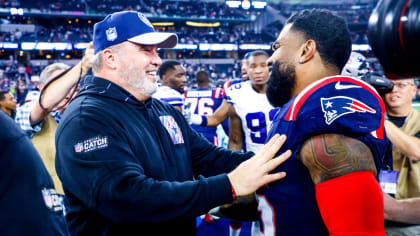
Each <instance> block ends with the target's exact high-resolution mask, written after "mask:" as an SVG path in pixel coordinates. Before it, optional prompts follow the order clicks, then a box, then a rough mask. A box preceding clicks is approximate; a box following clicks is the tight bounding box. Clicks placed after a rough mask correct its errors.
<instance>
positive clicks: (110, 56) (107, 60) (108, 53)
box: [102, 48, 117, 69]
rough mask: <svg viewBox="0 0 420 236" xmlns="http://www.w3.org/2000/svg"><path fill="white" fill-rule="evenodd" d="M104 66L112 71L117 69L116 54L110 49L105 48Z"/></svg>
mask: <svg viewBox="0 0 420 236" xmlns="http://www.w3.org/2000/svg"><path fill="white" fill-rule="evenodd" d="M102 61H103V64H104V65H106V66H107V67H109V68H111V69H116V68H117V62H116V61H117V58H116V57H115V52H112V50H111V49H110V48H105V49H104V50H103V54H102Z"/></svg>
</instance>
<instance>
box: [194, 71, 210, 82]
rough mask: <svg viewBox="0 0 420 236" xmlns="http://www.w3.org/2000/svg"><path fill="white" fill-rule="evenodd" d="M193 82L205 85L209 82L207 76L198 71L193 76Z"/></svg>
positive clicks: (203, 72) (205, 73)
mask: <svg viewBox="0 0 420 236" xmlns="http://www.w3.org/2000/svg"><path fill="white" fill-rule="evenodd" d="M195 82H196V83H197V84H206V83H209V82H210V79H209V74H208V73H207V72H205V71H203V70H200V71H199V72H197V73H196V74H195Z"/></svg>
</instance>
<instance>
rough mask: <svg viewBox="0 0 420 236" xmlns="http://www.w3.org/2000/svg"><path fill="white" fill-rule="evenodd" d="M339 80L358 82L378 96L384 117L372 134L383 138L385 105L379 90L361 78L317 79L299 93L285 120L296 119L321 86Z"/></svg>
mask: <svg viewBox="0 0 420 236" xmlns="http://www.w3.org/2000/svg"><path fill="white" fill-rule="evenodd" d="M338 81H343V82H350V83H353V84H356V85H358V86H360V87H362V88H364V89H366V90H368V91H369V92H371V93H372V94H373V95H374V96H375V97H376V99H377V100H378V103H379V105H380V107H381V113H382V114H381V115H382V118H381V126H380V127H379V129H378V130H376V131H375V132H372V135H373V136H374V137H377V138H380V139H383V137H384V127H383V123H384V120H385V105H384V103H383V101H382V99H381V96H379V94H378V92H377V91H376V90H375V88H373V87H372V86H371V85H370V84H368V83H366V82H364V81H362V80H360V79H355V78H351V77H346V76H340V75H339V76H332V77H327V78H324V79H321V80H318V81H315V82H313V83H312V84H310V85H308V86H307V87H306V88H305V89H304V90H302V91H301V92H300V93H299V94H298V95H297V97H296V99H295V100H294V101H293V103H292V104H291V105H290V107H289V110H288V111H287V113H286V117H285V120H287V121H295V120H296V117H297V115H298V113H299V110H300V108H301V107H302V105H303V104H304V103H305V101H306V100H307V99H308V97H309V96H311V95H312V94H313V93H314V92H315V91H316V90H318V89H319V88H321V87H323V86H325V85H327V84H330V83H334V82H338Z"/></svg>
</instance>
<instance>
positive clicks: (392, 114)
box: [380, 79, 420, 235]
mask: <svg viewBox="0 0 420 236" xmlns="http://www.w3.org/2000/svg"><path fill="white" fill-rule="evenodd" d="M393 83H394V89H393V90H392V92H391V93H388V94H386V95H385V107H386V112H387V115H388V119H389V121H385V129H386V133H387V136H388V138H389V140H390V141H391V142H392V151H391V153H388V154H387V158H386V159H385V166H386V167H387V168H388V170H383V171H381V174H380V176H381V177H380V181H381V185H382V186H383V188H384V191H385V192H386V193H389V194H392V195H395V198H396V199H406V198H413V197H420V162H419V160H420V122H419V121H420V111H418V110H415V109H413V108H412V100H413V98H414V97H415V96H416V92H417V86H416V85H415V83H414V79H402V80H397V81H394V82H393ZM397 177H398V178H397ZM395 185H396V188H395V187H392V186H395ZM412 230H415V231H416V232H418V233H419V232H420V226H406V225H402V226H401V225H395V226H394V225H393V224H390V227H386V232H387V235H388V234H390V235H393V234H396V235H397V234H398V235H405V234H407V233H408V232H412ZM407 235H410V234H407Z"/></svg>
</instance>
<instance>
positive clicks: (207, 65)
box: [0, 0, 382, 102]
mask: <svg viewBox="0 0 420 236" xmlns="http://www.w3.org/2000/svg"><path fill="white" fill-rule="evenodd" d="M228 2H229V1H226V2H225V1H223V0H222V1H220V0H219V1H218V0H210V1H208V0H207V1H196V0H194V1H189V0H188V1H159V0H158V1H155V0H143V1H130V0H129V1H113V0H108V1H95V0H88V1H83V0H74V1H56V0H54V1H28V0H20V1H17V0H14V1H0V20H1V22H2V24H1V26H0V88H1V89H2V90H9V89H10V90H11V91H12V92H13V93H14V94H15V96H16V97H17V100H18V102H21V101H22V98H23V97H24V96H25V94H26V92H27V91H29V90H31V89H34V88H35V87H36V80H37V78H38V76H39V73H40V71H41V70H42V68H43V67H45V66H46V65H48V64H51V63H52V62H56V61H62V62H64V63H67V64H75V63H76V62H77V60H78V59H80V58H81V56H82V52H83V49H84V47H85V46H83V45H82V46H81V47H77V44H79V43H87V42H89V41H91V40H92V35H93V24H94V23H95V22H97V21H99V20H101V19H102V18H103V16H105V14H108V13H111V12H114V11H120V10H137V11H141V12H143V13H145V15H146V16H148V18H149V19H151V21H152V23H153V24H154V26H155V28H156V29H157V30H159V31H166V32H175V33H177V34H178V37H179V43H180V44H183V45H184V44H185V45H190V46H191V45H193V49H188V48H191V47H186V48H185V49H177V50H162V51H161V52H160V54H161V56H162V58H164V59H165V58H167V59H178V60H180V61H181V63H182V64H183V65H184V67H185V68H186V70H187V79H188V83H187V86H188V87H191V86H193V84H194V83H193V78H194V73H195V72H196V71H198V70H205V71H208V72H209V75H210V78H211V80H212V85H213V86H221V85H222V84H223V83H224V82H225V81H227V80H229V79H237V78H240V59H241V58H242V57H243V55H244V54H245V53H247V52H249V51H252V50H253V49H252V47H251V48H248V49H241V47H238V46H241V45H248V44H251V46H252V45H257V47H256V48H255V49H260V48H259V46H261V45H263V46H265V47H263V49H264V50H266V51H267V52H269V53H271V49H270V48H271V47H270V46H269V45H270V44H271V43H272V42H273V41H274V40H275V38H276V35H277V34H278V32H279V31H280V30H281V28H282V26H283V23H284V21H285V19H287V17H289V16H290V15H291V14H292V13H293V12H296V11H298V10H301V9H304V8H326V9H329V10H332V11H334V12H335V13H337V14H339V15H341V16H343V17H345V19H346V20H347V22H348V25H349V28H350V30H351V33H352V40H353V44H354V45H356V46H362V47H361V48H360V49H358V50H359V52H361V53H362V54H364V55H365V56H367V58H368V60H369V62H370V64H371V67H372V70H375V71H377V72H379V73H382V68H381V66H380V64H379V63H378V62H377V60H376V58H375V57H374V55H373V53H372V52H371V50H370V48H368V47H367V44H368V42H367V36H366V31H367V23H368V19H369V16H370V12H371V11H372V10H373V8H374V6H375V4H376V3H377V0H359V1H267V2H265V1H258V2H264V4H266V5H265V6H263V7H262V8H255V7H253V6H252V5H251V6H250V7H249V8H248V9H243V7H242V6H241V5H239V6H238V7H237V8H231V7H229V6H228ZM254 2H257V1H254ZM274 15H275V16H274ZM189 22H193V23H199V24H198V25H191V24H190V23H189ZM60 42H61V43H63V42H64V43H71V45H70V46H67V48H66V49H65V50H63V49H61V50H60V49H55V48H54V46H46V48H42V47H37V46H35V47H34V48H26V47H25V46H24V44H25V43H32V44H33V45H35V44H34V43H60ZM9 43H12V44H14V45H12V46H9V45H8V44H9ZM201 44H210V45H211V44H228V47H230V48H225V49H223V48H222V49H221V50H220V49H219V50H218V49H216V50H212V49H210V50H205V49H201ZM38 45H39V44H38ZM85 45H86V44H85ZM232 45H233V46H232ZM235 46H236V47H235ZM48 47H50V49H51V50H48ZM222 47H223V46H222ZM232 47H233V49H232ZM194 48H195V49H194Z"/></svg>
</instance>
